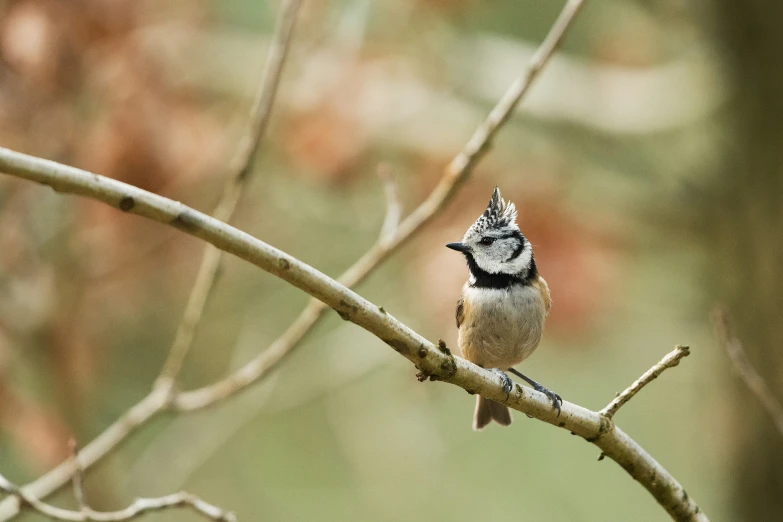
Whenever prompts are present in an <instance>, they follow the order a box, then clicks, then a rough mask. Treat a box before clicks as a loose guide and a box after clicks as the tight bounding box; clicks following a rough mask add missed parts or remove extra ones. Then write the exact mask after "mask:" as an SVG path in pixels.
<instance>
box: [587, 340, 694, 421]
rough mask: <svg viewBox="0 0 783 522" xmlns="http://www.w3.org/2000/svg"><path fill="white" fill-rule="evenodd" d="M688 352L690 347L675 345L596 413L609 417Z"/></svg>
mask: <svg viewBox="0 0 783 522" xmlns="http://www.w3.org/2000/svg"><path fill="white" fill-rule="evenodd" d="M690 353H691V352H690V348H688V347H687V346H679V345H678V346H676V347H675V348H674V350H673V351H671V352H669V353H667V354H666V355H665V356H664V357H663V359H661V360H660V361H659V362H658V363H657V364H656V365H654V366H653V367H652V368H650V369H649V370H647V371H646V372H644V374H642V376H641V377H639V378H638V379H636V381H635V382H634V383H633V384H631V385H630V386H629V387H628V388H626V389H625V391H623V392H622V393H619V394H618V395H617V397H615V398H614V400H613V401H612V402H610V403H609V404H607V405H606V407H605V408H604V409H603V410H601V411H600V412H598V413H600V414H601V415H605V416H606V417H608V418H610V419H611V418H612V417H614V414H615V413H617V410H619V409H620V408H621V407H622V406H623V405H624V404H625V403H626V402H628V401H630V400H631V399H633V397H634V395H636V394H637V393H639V392H640V391H641V389H642V388H644V387H645V386H647V385H648V384H650V383H651V382H652V381H654V380H655V379H657V378H658V376H659V375H660V374H662V373H663V372H664V371H665V370H666V369H667V368H673V367H675V366H677V365H678V364H680V359H682V358H683V357H686V356H688V355H690Z"/></svg>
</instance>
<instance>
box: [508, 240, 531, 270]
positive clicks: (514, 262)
mask: <svg viewBox="0 0 783 522" xmlns="http://www.w3.org/2000/svg"><path fill="white" fill-rule="evenodd" d="M532 258H533V249H532V248H531V247H530V245H529V244H526V245H525V249H524V250H523V251H522V253H521V254H519V255H518V256H517V257H516V258H514V259H510V260H509V261H508V262H506V263H504V265H505V269H504V271H506V272H509V273H518V272H521V271H522V270H524V269H526V268H528V266H529V265H530V260H531V259H532Z"/></svg>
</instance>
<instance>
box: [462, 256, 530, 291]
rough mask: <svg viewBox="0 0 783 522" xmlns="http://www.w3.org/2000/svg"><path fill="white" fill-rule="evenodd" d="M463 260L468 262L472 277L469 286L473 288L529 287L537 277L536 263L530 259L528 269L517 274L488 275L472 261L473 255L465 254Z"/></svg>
mask: <svg viewBox="0 0 783 522" xmlns="http://www.w3.org/2000/svg"><path fill="white" fill-rule="evenodd" d="M465 259H467V260H468V269H469V270H470V275H472V276H473V279H474V281H473V283H472V284H471V285H470V286H472V287H474V288H510V287H512V286H514V285H522V286H525V285H529V284H531V283H532V282H533V280H534V279H535V278H536V277H538V269H537V268H536V262H535V260H534V259H533V258H532V257H531V258H530V267H529V268H527V269H525V270H522V271H521V272H517V273H516V274H490V273H489V272H487V271H486V270H482V269H481V268H480V267H479V266H478V264H477V263H476V260H475V259H473V255H471V254H470V253H469V252H466V253H465Z"/></svg>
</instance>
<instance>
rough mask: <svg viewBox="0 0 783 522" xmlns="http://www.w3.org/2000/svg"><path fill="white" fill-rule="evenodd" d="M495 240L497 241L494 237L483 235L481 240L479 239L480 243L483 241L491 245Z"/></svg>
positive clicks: (484, 243) (483, 243)
mask: <svg viewBox="0 0 783 522" xmlns="http://www.w3.org/2000/svg"><path fill="white" fill-rule="evenodd" d="M494 242H495V238H494V237H482V238H481V241H479V243H481V244H482V245H484V246H489V245H491V244H492V243H494Z"/></svg>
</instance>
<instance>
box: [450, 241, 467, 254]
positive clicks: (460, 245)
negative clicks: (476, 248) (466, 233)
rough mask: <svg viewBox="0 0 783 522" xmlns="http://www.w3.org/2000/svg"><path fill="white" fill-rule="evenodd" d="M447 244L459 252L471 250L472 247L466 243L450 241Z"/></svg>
mask: <svg viewBox="0 0 783 522" xmlns="http://www.w3.org/2000/svg"><path fill="white" fill-rule="evenodd" d="M446 246H447V247H448V248H450V249H452V250H456V251H457V252H470V247H469V246H468V245H466V244H464V243H449V244H448V245H446Z"/></svg>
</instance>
